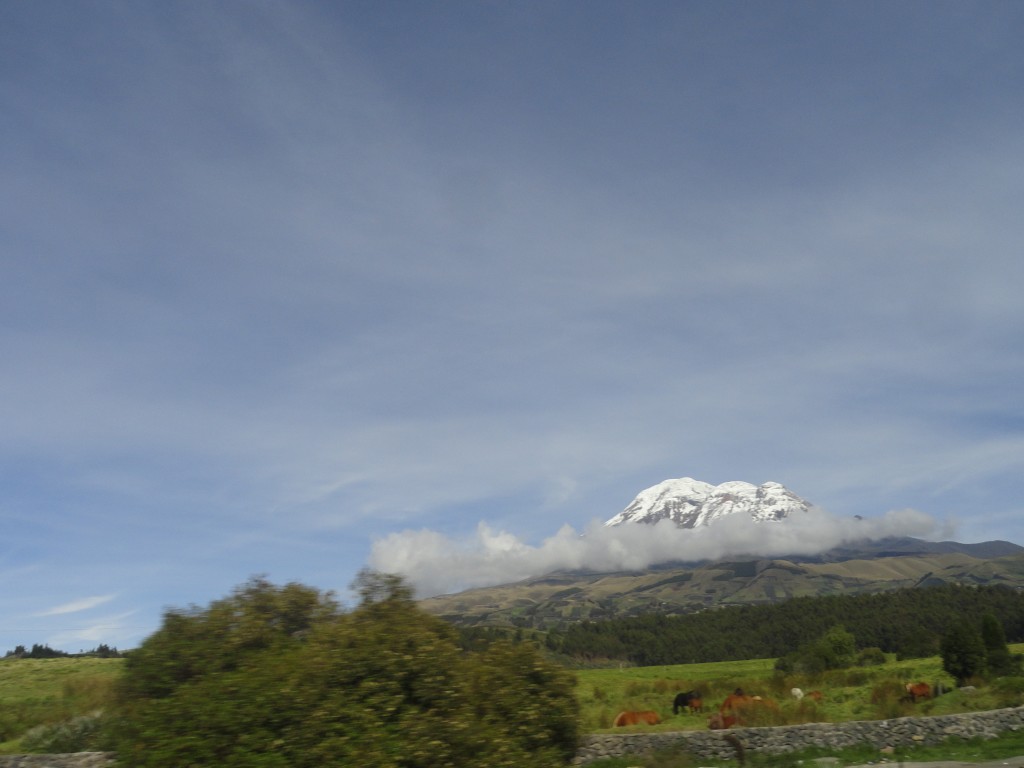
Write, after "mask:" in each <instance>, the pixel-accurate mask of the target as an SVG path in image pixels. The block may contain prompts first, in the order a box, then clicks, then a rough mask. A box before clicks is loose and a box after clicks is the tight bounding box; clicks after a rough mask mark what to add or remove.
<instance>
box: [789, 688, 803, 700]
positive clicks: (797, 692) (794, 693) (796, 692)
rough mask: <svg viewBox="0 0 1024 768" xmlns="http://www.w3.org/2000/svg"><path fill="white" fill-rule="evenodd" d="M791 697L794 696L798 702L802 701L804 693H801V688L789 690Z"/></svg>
mask: <svg viewBox="0 0 1024 768" xmlns="http://www.w3.org/2000/svg"><path fill="white" fill-rule="evenodd" d="M789 695H790V696H792V697H793V698H794V699H796V700H797V701H800V699H802V698H803V697H804V692H803V691H801V690H800V689H799V688H790V689H789Z"/></svg>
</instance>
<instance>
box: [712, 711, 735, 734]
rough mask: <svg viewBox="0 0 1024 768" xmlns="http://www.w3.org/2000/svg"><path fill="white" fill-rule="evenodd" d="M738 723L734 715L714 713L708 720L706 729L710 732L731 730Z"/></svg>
mask: <svg viewBox="0 0 1024 768" xmlns="http://www.w3.org/2000/svg"><path fill="white" fill-rule="evenodd" d="M738 722H739V720H738V719H737V717H736V716H735V715H723V714H722V713H721V712H715V713H714V714H713V715H711V717H709V718H708V728H709V729H710V730H712V731H724V730H726V729H728V728H732V727H733V726H734V725H736V723H738Z"/></svg>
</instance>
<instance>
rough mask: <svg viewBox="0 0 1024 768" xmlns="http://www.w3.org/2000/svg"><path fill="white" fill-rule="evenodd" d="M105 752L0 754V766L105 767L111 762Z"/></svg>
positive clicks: (111, 759)
mask: <svg viewBox="0 0 1024 768" xmlns="http://www.w3.org/2000/svg"><path fill="white" fill-rule="evenodd" d="M113 762H114V760H113V755H110V754H108V753H106V752H72V753H70V754H66V755H0V768H106V766H108V765H110V764H111V763H113Z"/></svg>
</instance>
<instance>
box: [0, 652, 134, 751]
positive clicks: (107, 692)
mask: <svg viewBox="0 0 1024 768" xmlns="http://www.w3.org/2000/svg"><path fill="white" fill-rule="evenodd" d="M122 663H123V661H122V659H99V658H58V659H13V658H11V659H0V754H13V753H17V752H18V751H19V742H20V738H21V736H23V735H24V734H25V732H26V731H28V730H29V729H30V728H33V727H35V726H38V725H51V724H55V723H60V722H64V721H67V720H70V719H71V718H73V717H77V716H80V715H87V714H90V713H93V712H96V711H98V710H102V709H103V708H104V706H106V703H107V702H108V701H109V700H110V697H111V695H112V691H113V686H114V682H115V680H116V679H117V676H118V674H119V672H120V670H121V665H122Z"/></svg>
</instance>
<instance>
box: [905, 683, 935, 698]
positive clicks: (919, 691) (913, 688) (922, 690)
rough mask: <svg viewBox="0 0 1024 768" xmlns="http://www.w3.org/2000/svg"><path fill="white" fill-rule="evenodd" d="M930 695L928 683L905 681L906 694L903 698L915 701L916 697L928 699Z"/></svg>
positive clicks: (930, 689)
mask: <svg viewBox="0 0 1024 768" xmlns="http://www.w3.org/2000/svg"><path fill="white" fill-rule="evenodd" d="M931 697H932V687H931V686H930V685H928V683H907V695H906V697H905V698H907V699H909V700H910V701H911V702H915V701H917V700H918V699H930V698H931Z"/></svg>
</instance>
